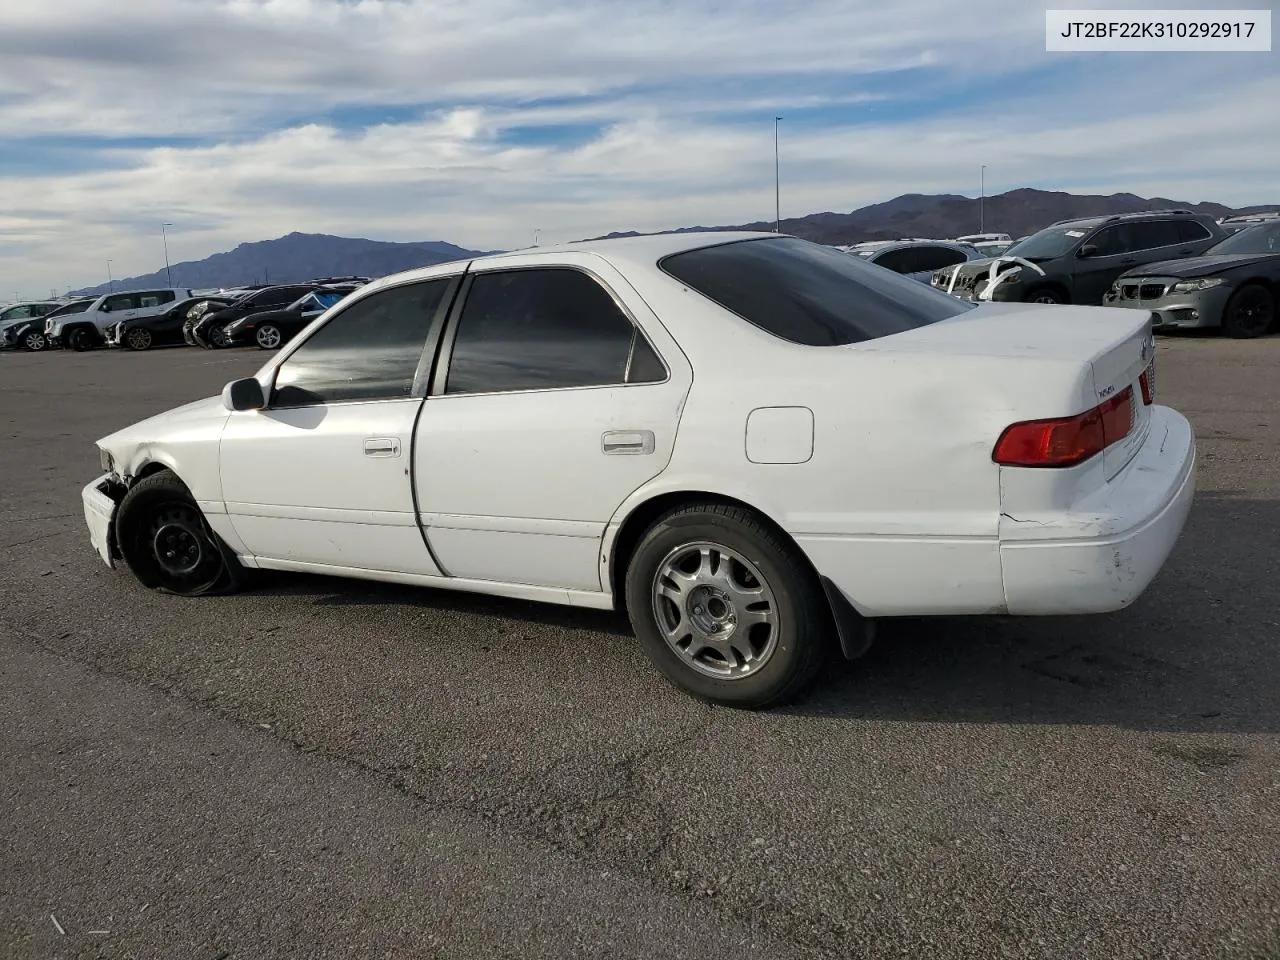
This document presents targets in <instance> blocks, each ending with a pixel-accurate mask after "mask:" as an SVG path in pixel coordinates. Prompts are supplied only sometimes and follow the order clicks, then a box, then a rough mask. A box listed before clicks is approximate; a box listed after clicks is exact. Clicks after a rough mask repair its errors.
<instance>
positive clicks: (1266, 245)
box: [1205, 223, 1280, 256]
mask: <svg viewBox="0 0 1280 960" xmlns="http://www.w3.org/2000/svg"><path fill="white" fill-rule="evenodd" d="M1205 253H1206V254H1214V255H1215V256H1216V255H1218V254H1222V253H1226V254H1251V253H1280V223H1260V224H1257V225H1256V226H1252V227H1245V229H1243V230H1241V231H1240V232H1239V233H1233V234H1232V235H1231V236H1229V237H1227V239H1225V240H1221V241H1219V242H1218V243H1216V244H1214V245H1213V246H1212V247H1210V248H1209V249H1208V250H1206V251H1205Z"/></svg>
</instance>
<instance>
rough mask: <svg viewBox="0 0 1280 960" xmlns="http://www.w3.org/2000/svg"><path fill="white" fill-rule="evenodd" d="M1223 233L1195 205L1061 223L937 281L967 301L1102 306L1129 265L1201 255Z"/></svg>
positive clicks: (936, 276)
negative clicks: (1182, 208)
mask: <svg viewBox="0 0 1280 960" xmlns="http://www.w3.org/2000/svg"><path fill="white" fill-rule="evenodd" d="M1226 236H1227V233H1226V231H1224V230H1223V229H1222V227H1221V226H1220V225H1219V224H1218V223H1217V222H1215V221H1214V219H1213V218H1212V217H1209V216H1205V215H1203V214H1198V213H1195V212H1193V211H1191V210H1152V211H1147V212H1144V213H1123V214H1118V215H1116V216H1111V217H1089V218H1085V219H1079V220H1060V221H1058V222H1057V223H1055V224H1053V225H1052V226H1050V227H1046V228H1045V229H1043V230H1041V231H1040V232H1039V233H1033V234H1032V235H1031V236H1029V237H1027V238H1026V239H1025V240H1021V241H1019V242H1018V243H1015V244H1014V245H1013V246H1012V247H1010V248H1009V249H1008V250H1006V251H1005V252H1004V253H1003V254H1002V255H1001V256H1000V257H994V258H989V259H985V260H974V261H971V262H969V263H964V264H960V265H959V266H957V267H952V268H949V269H946V270H940V271H938V272H937V273H935V274H934V275H933V285H934V286H935V287H938V288H940V289H942V290H945V291H947V292H948V293H951V294H954V295H955V296H958V297H961V298H962V299H965V300H998V301H1005V302H1008V301H1021V302H1026V303H1076V304H1086V305H1091V306H1097V305H1100V304H1101V303H1102V298H1103V296H1104V294H1106V292H1107V290H1108V289H1110V287H1111V284H1112V283H1113V282H1114V281H1115V279H1116V277H1118V276H1120V274H1122V273H1124V272H1125V271H1126V270H1131V269H1133V268H1134V267H1138V266H1142V265H1143V264H1145V263H1155V262H1157V261H1160V260H1173V259H1177V258H1179V257H1193V256H1198V255H1200V254H1202V253H1204V251H1205V250H1207V249H1209V247H1211V246H1213V245H1214V244H1215V243H1217V242H1218V241H1220V240H1223V239H1225V238H1226ZM1011 257H1018V258H1020V259H1022V260H1024V261H1027V263H1029V264H1032V266H1027V265H1025V264H1020V263H1016V262H1014V261H1012V260H1009V259H1008V258H1011Z"/></svg>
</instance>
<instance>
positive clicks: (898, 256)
mask: <svg viewBox="0 0 1280 960" xmlns="http://www.w3.org/2000/svg"><path fill="white" fill-rule="evenodd" d="M871 262H872V263H874V264H876V265H877V266H880V267H884V268H885V269H886V270H892V271H893V272H894V273H912V272H913V271H915V270H916V269H917V267H916V265H915V263H916V251H915V250H912V249H910V248H904V249H902V250H890V251H889V252H888V253H882V254H880V256H878V257H873V258H872V260H871Z"/></svg>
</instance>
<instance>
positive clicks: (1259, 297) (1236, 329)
mask: <svg viewBox="0 0 1280 960" xmlns="http://www.w3.org/2000/svg"><path fill="white" fill-rule="evenodd" d="M1275 319H1276V301H1275V297H1273V296H1272V295H1271V291H1270V290H1268V289H1267V288H1266V287H1264V286H1263V285H1262V284H1260V283H1246V284H1245V285H1244V286H1243V287H1241V288H1240V289H1239V290H1237V291H1236V292H1235V293H1233V294H1232V295H1231V299H1230V300H1228V301H1227V307H1226V309H1225V310H1223V311H1222V329H1223V332H1224V333H1226V335H1227V336H1229V337H1235V338H1236V339H1237V340H1247V339H1251V338H1253V337H1260V336H1262V335H1263V334H1264V333H1266V332H1267V331H1268V330H1270V329H1271V324H1272V323H1274V322H1275Z"/></svg>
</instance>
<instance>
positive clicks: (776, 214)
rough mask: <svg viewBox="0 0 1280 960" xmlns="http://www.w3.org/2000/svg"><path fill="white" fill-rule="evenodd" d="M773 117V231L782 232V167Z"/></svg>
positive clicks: (776, 126)
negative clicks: (779, 160)
mask: <svg viewBox="0 0 1280 960" xmlns="http://www.w3.org/2000/svg"><path fill="white" fill-rule="evenodd" d="M781 119H782V118H781V117H774V118H773V232H774V233H781V232H782V168H781V167H780V166H779V165H778V122H779V121H780V120H781Z"/></svg>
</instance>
